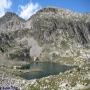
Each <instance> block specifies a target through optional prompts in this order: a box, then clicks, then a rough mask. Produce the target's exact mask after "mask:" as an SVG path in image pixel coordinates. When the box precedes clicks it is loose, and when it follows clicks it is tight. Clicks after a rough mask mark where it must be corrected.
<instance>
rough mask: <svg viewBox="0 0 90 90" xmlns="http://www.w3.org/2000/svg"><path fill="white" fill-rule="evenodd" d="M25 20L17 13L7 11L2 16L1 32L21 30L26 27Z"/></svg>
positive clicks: (0, 20)
mask: <svg viewBox="0 0 90 90" xmlns="http://www.w3.org/2000/svg"><path fill="white" fill-rule="evenodd" d="M24 23H25V20H24V19H22V18H20V17H18V16H17V15H16V14H15V13H12V12H7V13H6V14H5V15H4V16H3V17H1V18H0V32H8V31H15V30H21V29H22V28H24Z"/></svg>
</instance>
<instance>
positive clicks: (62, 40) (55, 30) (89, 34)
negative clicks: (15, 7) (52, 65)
mask: <svg viewBox="0 0 90 90" xmlns="http://www.w3.org/2000/svg"><path fill="white" fill-rule="evenodd" d="M6 31H7V32H6ZM32 38H33V39H32ZM0 43H1V45H0V51H1V52H5V53H6V51H7V54H11V53H15V52H17V51H20V50H23V49H30V52H28V53H27V54H29V55H30V57H39V56H40V55H41V54H42V55H41V57H43V58H46V57H47V58H49V59H52V58H53V59H55V58H57V57H58V56H60V57H61V56H62V57H67V56H70V57H71V56H77V55H78V53H79V54H81V53H82V51H83V50H81V49H82V48H83V45H84V46H86V45H89V43H90V14H80V13H74V12H72V11H70V10H65V9H57V8H44V9H41V10H40V11H38V12H37V13H36V14H34V15H33V16H32V17H31V18H30V19H28V20H27V21H25V20H23V19H22V18H20V17H18V16H17V15H16V14H14V13H11V12H7V13H6V14H5V16H3V17H2V18H0ZM79 47H81V48H79ZM42 48H43V51H42ZM4 49H5V50H4ZM80 50H81V51H80ZM21 52H22V51H21ZM52 52H58V55H56V54H53V53H52ZM51 53H52V54H51ZM22 55H25V54H22Z"/></svg>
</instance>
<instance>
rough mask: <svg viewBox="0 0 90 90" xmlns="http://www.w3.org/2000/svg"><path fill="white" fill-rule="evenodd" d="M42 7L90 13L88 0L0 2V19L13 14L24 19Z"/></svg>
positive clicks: (0, 0)
mask: <svg viewBox="0 0 90 90" xmlns="http://www.w3.org/2000/svg"><path fill="white" fill-rule="evenodd" d="M44 7H57V8H66V9H70V10H72V11H75V12H80V13H86V12H90V0H0V17H2V16H3V15H4V14H5V12H15V13H16V14H18V15H19V16H20V17H22V18H24V19H26V20H27V19H28V18H30V16H32V15H33V14H34V13H36V12H37V11H38V10H40V9H41V8H44Z"/></svg>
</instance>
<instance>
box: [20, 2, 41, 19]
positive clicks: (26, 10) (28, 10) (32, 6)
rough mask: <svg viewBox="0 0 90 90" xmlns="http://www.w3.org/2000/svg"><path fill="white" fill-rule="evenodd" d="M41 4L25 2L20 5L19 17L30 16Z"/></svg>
mask: <svg viewBox="0 0 90 90" xmlns="http://www.w3.org/2000/svg"><path fill="white" fill-rule="evenodd" d="M40 8H41V6H40V5H39V4H38V3H33V2H30V3H28V4H26V5H25V6H20V10H21V11H20V15H19V16H20V17H22V18H24V19H28V18H30V16H32V15H33V14H35V13H36V12H37V11H38V10H39V9H40Z"/></svg>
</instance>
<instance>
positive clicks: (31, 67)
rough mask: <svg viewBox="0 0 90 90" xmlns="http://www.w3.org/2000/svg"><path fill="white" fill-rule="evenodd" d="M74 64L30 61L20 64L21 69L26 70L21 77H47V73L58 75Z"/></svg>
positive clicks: (28, 78)
mask: <svg viewBox="0 0 90 90" xmlns="http://www.w3.org/2000/svg"><path fill="white" fill-rule="evenodd" d="M74 67H76V66H68V65H61V64H59V63H54V62H32V63H31V64H26V65H22V66H21V68H20V69H21V70H25V71H26V72H25V73H23V74H22V75H21V77H22V78H24V79H27V80H31V79H39V78H42V77H47V76H49V75H58V74H59V73H60V72H61V73H64V72H65V71H67V70H70V69H72V68H74Z"/></svg>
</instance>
